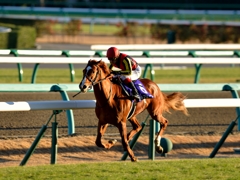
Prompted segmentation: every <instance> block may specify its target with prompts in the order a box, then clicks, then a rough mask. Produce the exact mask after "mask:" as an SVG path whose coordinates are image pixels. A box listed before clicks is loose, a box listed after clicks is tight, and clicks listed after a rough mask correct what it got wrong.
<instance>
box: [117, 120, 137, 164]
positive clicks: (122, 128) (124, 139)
mask: <svg viewBox="0 0 240 180" xmlns="http://www.w3.org/2000/svg"><path fill="white" fill-rule="evenodd" d="M118 130H119V132H120V136H121V138H122V146H123V149H124V151H127V152H128V155H129V157H130V158H131V161H133V162H136V161H138V159H137V158H136V157H135V156H134V153H133V151H132V149H131V148H130V146H129V144H128V139H127V125H126V122H120V123H119V124H118Z"/></svg>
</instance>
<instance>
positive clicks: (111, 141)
mask: <svg viewBox="0 0 240 180" xmlns="http://www.w3.org/2000/svg"><path fill="white" fill-rule="evenodd" d="M108 143H110V144H116V143H117V140H116V139H112V140H109V141H108Z"/></svg>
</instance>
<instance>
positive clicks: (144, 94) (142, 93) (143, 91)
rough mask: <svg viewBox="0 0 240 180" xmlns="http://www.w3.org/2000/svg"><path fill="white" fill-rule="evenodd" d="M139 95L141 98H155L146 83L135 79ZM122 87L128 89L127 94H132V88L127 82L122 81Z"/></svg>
mask: <svg viewBox="0 0 240 180" xmlns="http://www.w3.org/2000/svg"><path fill="white" fill-rule="evenodd" d="M133 83H134V85H135V87H136V89H137V91H138V94H139V96H140V97H141V100H143V99H147V98H153V95H151V94H150V93H149V92H148V91H147V90H146V89H145V87H144V85H143V84H142V82H141V81H140V80H139V79H137V80H135V81H133ZM121 86H122V88H124V90H125V92H126V91H127V93H128V94H127V95H128V96H131V95H132V88H130V87H128V86H127V85H126V84H124V83H121Z"/></svg>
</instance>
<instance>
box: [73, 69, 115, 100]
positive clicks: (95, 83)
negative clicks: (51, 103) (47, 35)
mask: <svg viewBox="0 0 240 180" xmlns="http://www.w3.org/2000/svg"><path fill="white" fill-rule="evenodd" d="M99 74H100V78H101V70H100V69H99V67H98V66H97V73H96V76H95V77H94V79H91V78H89V76H87V72H86V73H85V74H84V75H85V77H86V78H87V80H89V81H90V82H91V83H92V86H95V85H97V84H99V83H101V82H102V81H104V80H106V79H109V78H111V73H110V74H108V75H107V76H106V77H104V78H102V79H99V80H98V81H97V82H96V80H97V77H98V75H99ZM81 92H82V91H80V92H78V93H77V94H75V95H73V97H75V96H77V95H78V94H80V93H81ZM111 94H112V83H111V85H110V91H109V97H108V98H107V102H108V101H109V99H110V96H111Z"/></svg>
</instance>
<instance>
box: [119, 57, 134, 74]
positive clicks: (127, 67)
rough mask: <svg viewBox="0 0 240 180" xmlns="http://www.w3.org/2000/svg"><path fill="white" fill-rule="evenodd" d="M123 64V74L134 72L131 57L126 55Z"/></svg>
mask: <svg viewBox="0 0 240 180" xmlns="http://www.w3.org/2000/svg"><path fill="white" fill-rule="evenodd" d="M122 63H123V65H124V67H125V68H124V70H122V71H121V74H123V75H130V74H132V63H131V59H130V58H129V57H125V58H124V59H123V61H122Z"/></svg>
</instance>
